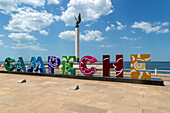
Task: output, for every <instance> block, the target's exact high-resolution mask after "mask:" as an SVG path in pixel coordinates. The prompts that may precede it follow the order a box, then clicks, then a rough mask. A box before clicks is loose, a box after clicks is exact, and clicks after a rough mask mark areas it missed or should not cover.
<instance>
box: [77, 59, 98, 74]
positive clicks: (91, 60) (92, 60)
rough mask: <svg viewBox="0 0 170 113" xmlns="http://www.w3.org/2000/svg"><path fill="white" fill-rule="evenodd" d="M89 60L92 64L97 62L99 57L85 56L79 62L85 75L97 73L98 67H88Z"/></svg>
mask: <svg viewBox="0 0 170 113" xmlns="http://www.w3.org/2000/svg"><path fill="white" fill-rule="evenodd" d="M87 62H90V63H91V64H93V63H95V62H97V59H96V58H95V57H93V56H84V57H83V58H81V60H80V62H79V68H80V71H81V72H82V73H83V74H84V75H86V76H90V75H93V74H94V73H96V71H97V69H96V68H94V67H91V68H90V69H88V68H87V66H86V64H87Z"/></svg>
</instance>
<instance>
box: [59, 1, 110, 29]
mask: <svg viewBox="0 0 170 113" xmlns="http://www.w3.org/2000/svg"><path fill="white" fill-rule="evenodd" d="M112 12H113V6H112V3H111V0H70V1H69V3H68V4H67V10H66V11H63V12H62V16H61V20H63V21H64V22H65V23H66V26H73V25H75V19H74V16H77V15H78V14H79V13H81V16H82V21H92V20H96V19H98V18H99V17H100V16H102V15H108V14H110V13H112Z"/></svg>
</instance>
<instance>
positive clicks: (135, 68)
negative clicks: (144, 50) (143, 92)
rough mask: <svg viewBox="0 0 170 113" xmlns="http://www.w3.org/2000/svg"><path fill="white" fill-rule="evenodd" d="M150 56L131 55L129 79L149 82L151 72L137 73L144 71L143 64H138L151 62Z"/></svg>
mask: <svg viewBox="0 0 170 113" xmlns="http://www.w3.org/2000/svg"><path fill="white" fill-rule="evenodd" d="M150 56H151V55H150V54H131V56H130V58H131V78H133V79H147V80H151V72H146V71H139V70H145V69H146V65H145V63H138V62H142V61H143V62H149V61H151V58H150Z"/></svg>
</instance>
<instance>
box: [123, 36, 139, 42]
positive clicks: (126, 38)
mask: <svg viewBox="0 0 170 113" xmlns="http://www.w3.org/2000/svg"><path fill="white" fill-rule="evenodd" d="M120 39H122V40H134V41H135V40H139V39H141V37H140V38H130V37H127V36H123V37H121V38H120Z"/></svg>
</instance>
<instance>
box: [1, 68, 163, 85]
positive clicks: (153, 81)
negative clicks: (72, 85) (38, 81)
mask: <svg viewBox="0 0 170 113" xmlns="http://www.w3.org/2000/svg"><path fill="white" fill-rule="evenodd" d="M0 73H11V74H22V75H23V74H25V75H32V76H41V77H43V76H45V77H47V76H48V77H61V78H72V79H84V80H98V81H109V82H123V83H135V84H146V85H159V86H164V81H163V80H162V79H160V78H151V80H140V79H131V78H130V77H123V78H117V77H116V76H110V77H103V76H102V75H93V76H85V75H83V74H77V75H76V76H74V75H63V74H61V73H55V74H48V73H31V72H13V71H0Z"/></svg>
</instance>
